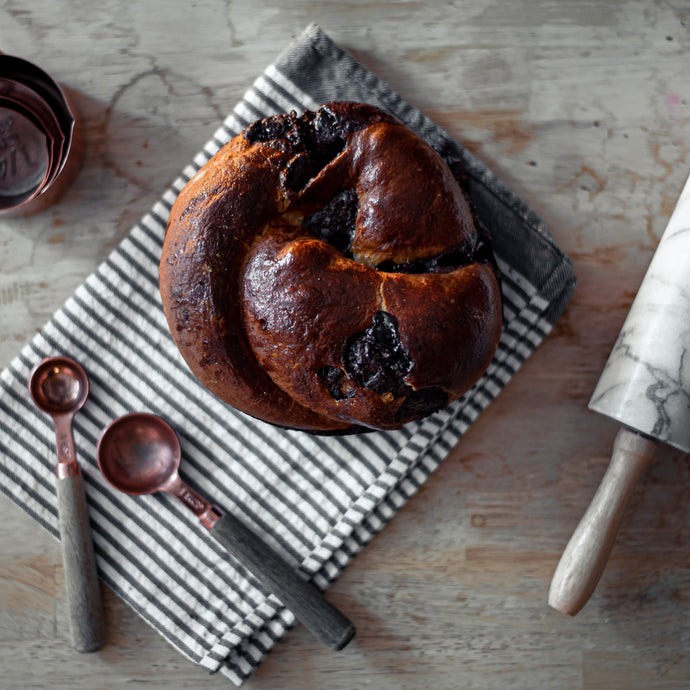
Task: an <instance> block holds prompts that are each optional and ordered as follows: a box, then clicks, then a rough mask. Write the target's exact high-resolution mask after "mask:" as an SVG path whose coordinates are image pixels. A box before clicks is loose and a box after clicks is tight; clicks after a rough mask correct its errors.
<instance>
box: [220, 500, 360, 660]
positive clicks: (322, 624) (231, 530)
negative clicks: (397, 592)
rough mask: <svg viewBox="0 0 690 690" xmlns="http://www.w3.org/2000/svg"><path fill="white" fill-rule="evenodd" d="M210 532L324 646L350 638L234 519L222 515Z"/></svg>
mask: <svg viewBox="0 0 690 690" xmlns="http://www.w3.org/2000/svg"><path fill="white" fill-rule="evenodd" d="M210 531H211V534H212V535H213V536H214V537H215V538H216V539H217V540H218V541H219V542H220V543H221V544H223V546H225V548H226V549H227V550H228V551H229V553H230V554H231V555H232V556H234V557H235V558H236V559H237V560H238V561H239V562H240V563H241V564H242V565H244V566H245V567H246V568H247V569H248V570H249V571H251V573H252V574H253V575H255V576H256V577H257V578H258V579H259V580H261V582H263V584H264V585H265V586H266V587H267V588H268V589H270V590H271V592H273V593H274V594H275V595H276V596H277V597H278V598H279V599H280V600H281V601H282V602H283V604H285V606H287V607H288V608H289V609H290V610H291V611H292V612H293V613H294V614H295V616H296V617H297V619H298V620H300V621H301V622H302V623H303V624H304V625H305V626H306V627H307V628H308V629H309V630H310V631H311V632H312V633H313V634H314V635H315V636H316V637H317V638H318V639H319V640H320V641H321V642H322V643H323V644H325V645H326V646H327V647H329V648H330V649H335V650H340V649H343V647H345V645H346V644H347V643H348V642H349V641H350V640H351V639H352V638H353V637H354V635H355V628H354V625H353V624H352V623H351V622H350V621H349V620H348V619H347V618H346V617H345V616H344V615H343V614H342V613H341V612H340V611H338V609H336V608H335V607H334V606H333V605H332V604H330V603H329V602H328V601H327V599H326V598H325V597H324V596H323V594H322V593H321V592H320V591H319V590H318V589H316V587H314V586H313V585H312V584H311V583H309V582H307V581H306V580H303V579H302V578H301V577H300V576H299V575H298V573H297V572H296V571H295V570H294V568H292V567H291V566H290V565H289V564H288V563H287V562H286V561H284V560H283V559H282V558H281V557H280V556H278V554H276V553H275V552H274V551H273V549H271V548H270V547H269V546H268V545H267V544H266V543H264V542H263V541H262V540H261V539H260V538H259V537H258V535H256V534H254V532H252V531H251V530H250V529H249V528H248V527H246V526H245V525H244V524H243V523H242V522H241V521H240V520H238V519H237V518H236V517H234V516H233V515H230V514H225V515H223V516H222V517H221V518H220V519H219V520H218V521H217V522H216V523H215V524H214V525H213V527H211V528H210Z"/></svg>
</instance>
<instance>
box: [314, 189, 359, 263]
mask: <svg viewBox="0 0 690 690" xmlns="http://www.w3.org/2000/svg"><path fill="white" fill-rule="evenodd" d="M356 219H357V194H356V192H355V190H354V189H344V190H343V191H342V192H339V193H338V194H336V195H335V196H334V197H333V198H332V199H331V200H330V201H329V202H328V204H326V206H324V207H323V208H322V209H321V210H319V211H316V212H315V213H311V214H309V215H308V216H305V217H304V219H303V220H302V227H304V228H306V229H307V230H309V232H311V233H313V234H314V235H315V236H316V237H318V238H319V239H322V240H325V241H326V242H328V243H329V244H331V245H333V246H334V247H335V248H336V249H337V250H338V251H341V252H344V253H347V252H348V251H349V249H350V247H351V246H352V241H353V239H354V237H355V220H356Z"/></svg>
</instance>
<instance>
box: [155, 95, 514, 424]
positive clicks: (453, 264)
mask: <svg viewBox="0 0 690 690" xmlns="http://www.w3.org/2000/svg"><path fill="white" fill-rule="evenodd" d="M485 256H486V249H485V248H482V247H481V238H480V237H479V235H478V232H477V228H476V226H475V223H474V220H473V217H472V214H471V212H470V209H469V205H468V203H467V200H466V199H465V197H464V195H463V193H462V191H461V190H460V188H459V186H458V184H457V182H456V181H455V179H454V178H453V176H452V174H451V172H450V170H449V168H448V166H447V165H446V164H445V163H444V161H443V160H442V159H441V158H440V156H439V155H438V154H436V153H435V152H434V151H433V150H432V149H431V148H430V147H428V146H427V145H426V144H425V143H424V142H423V141H422V140H421V139H419V138H418V137H417V136H416V135H415V134H414V133H413V132H412V131H411V130H409V129H408V128H407V127H405V126H404V125H402V124H401V123H399V122H398V121H397V120H395V119H394V118H392V117H391V116H390V115H388V114H386V113H383V112H382V111H380V110H378V109H376V108H373V107H372V106H366V105H361V104H351V103H345V104H343V103H333V104H328V105H326V106H324V107H323V108H321V109H319V111H317V113H316V114H314V113H305V114H304V115H303V116H301V117H297V116H296V115H295V114H294V113H293V114H291V115H289V116H282V117H276V118H272V119H269V120H265V121H261V122H259V123H256V124H255V125H252V127H250V128H249V129H248V130H246V131H245V133H244V134H241V135H239V136H238V137H236V138H235V139H233V140H232V141H231V142H230V143H229V144H227V145H226V146H225V147H224V148H223V149H221V151H219V152H218V153H217V154H216V156H214V157H213V159H212V160H211V161H210V162H209V163H208V164H207V165H206V166H204V167H203V168H202V169H201V171H200V172H199V173H198V174H197V175H196V176H195V177H194V178H193V179H192V180H191V181H190V182H189V183H188V184H187V186H186V187H185V188H184V189H183V191H182V192H181V193H180V195H179V197H178V199H177V201H176V202H175V204H174V205H173V208H172V211H171V214H170V219H169V223H168V232H167V234H166V238H165V243H164V247H163V255H162V258H161V266H160V289H161V296H162V300H163V306H164V310H165V313H166V316H167V319H168V322H169V325H170V329H171V332H172V335H173V338H174V340H175V342H176V343H177V345H178V347H179V349H180V352H181V353H182V355H183V357H184V359H185V360H186V362H187V363H188V365H189V367H190V368H191V370H192V371H193V372H194V373H195V374H196V376H197V377H198V378H199V379H200V381H201V382H202V383H204V384H205V385H206V386H207V387H208V388H209V389H210V390H211V391H212V392H213V393H215V394H216V395H217V396H219V397H220V398H221V399H223V400H225V401H226V402H228V403H230V404H231V405H233V406H234V407H236V408H238V409H240V410H242V411H244V412H246V413H248V414H250V415H253V416H255V417H257V418H259V419H263V420H265V421H268V422H270V423H272V424H277V425H280V426H286V427H291V428H297V429H305V430H310V431H318V432H328V431H330V432H343V431H348V430H352V429H357V428H361V427H367V428H383V429H391V428H397V427H399V426H401V425H402V424H403V423H405V422H407V421H410V420H411V419H414V418H418V417H420V416H425V415H426V414H429V413H430V412H431V411H433V409H437V408H438V407H440V406H442V405H444V404H445V403H447V402H450V401H451V400H454V399H456V398H457V397H459V396H460V395H462V394H463V393H464V392H465V391H466V390H467V389H468V388H469V387H470V386H471V385H472V384H473V383H474V382H475V381H476V380H477V379H478V378H479V376H480V375H481V374H482V373H483V372H484V370H485V369H486V367H487V366H488V364H489V362H490V360H491V358H492V356H493V354H494V352H495V349H496V347H497V344H498V338H499V336H500V326H501V302H500V289H499V285H498V280H497V277H496V274H495V271H494V268H493V266H492V264H491V262H487V261H485V260H484V259H483V258H481V257H485Z"/></svg>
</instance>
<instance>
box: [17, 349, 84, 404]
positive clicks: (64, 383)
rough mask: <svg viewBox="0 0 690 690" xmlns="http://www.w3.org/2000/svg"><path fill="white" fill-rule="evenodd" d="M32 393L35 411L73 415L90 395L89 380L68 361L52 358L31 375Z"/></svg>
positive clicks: (30, 389)
mask: <svg viewBox="0 0 690 690" xmlns="http://www.w3.org/2000/svg"><path fill="white" fill-rule="evenodd" d="M29 392H30V393H31V398H32V399H33V401H34V403H35V404H36V407H38V408H39V409H40V410H42V411H43V412H47V413H48V414H49V415H53V416H54V415H66V414H74V413H75V412H76V411H77V410H79V409H80V408H81V407H82V406H83V405H84V403H85V402H86V398H87V397H88V395H89V379H88V377H87V375H86V372H85V371H84V369H83V368H82V366H81V365H80V364H78V363H77V362H75V361H74V360H73V359H70V358H69V357H49V358H47V359H44V360H43V361H42V362H40V363H39V364H38V365H37V366H36V367H35V368H34V370H33V372H32V373H31V378H30V380H29Z"/></svg>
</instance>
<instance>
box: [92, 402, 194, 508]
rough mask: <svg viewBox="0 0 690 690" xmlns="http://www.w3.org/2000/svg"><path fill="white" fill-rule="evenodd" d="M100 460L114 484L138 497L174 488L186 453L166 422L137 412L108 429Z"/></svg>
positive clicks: (99, 463) (102, 440)
mask: <svg viewBox="0 0 690 690" xmlns="http://www.w3.org/2000/svg"><path fill="white" fill-rule="evenodd" d="M96 456H97V460H98V467H99V468H100V470H101V472H102V474H103V476H104V477H105V478H106V480H107V481H108V482H109V483H110V484H112V485H113V486H114V487H115V488H116V489H118V490H119V491H123V492H125V493H127V494H131V495H133V496H138V495H141V494H152V493H155V492H156V491H170V489H171V488H173V486H174V485H175V483H176V479H177V476H178V475H177V469H178V467H179V465H180V459H181V457H182V450H181V448H180V441H179V439H178V438H177V434H176V433H175V431H174V430H173V429H172V427H171V426H170V425H169V424H168V423H167V422H166V421H164V420H163V419H161V418H160V417H157V416H156V415H153V414H148V413H145V412H133V413H131V414H127V415H124V416H123V417H119V418H118V419H116V420H115V421H114V422H112V423H111V424H110V425H109V426H108V427H107V428H106V430H105V431H104V432H103V434H102V435H101V438H100V440H99V441H98V448H97V450H96Z"/></svg>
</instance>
